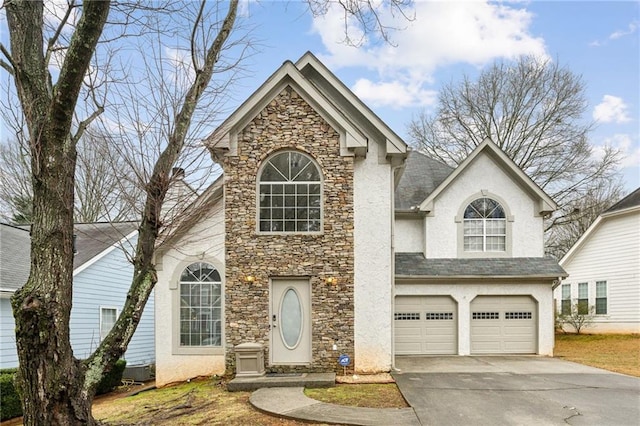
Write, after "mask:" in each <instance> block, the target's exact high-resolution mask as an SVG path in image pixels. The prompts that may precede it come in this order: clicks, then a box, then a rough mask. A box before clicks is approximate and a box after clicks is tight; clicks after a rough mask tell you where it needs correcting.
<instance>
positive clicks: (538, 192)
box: [420, 138, 558, 215]
mask: <svg viewBox="0 0 640 426" xmlns="http://www.w3.org/2000/svg"><path fill="white" fill-rule="evenodd" d="M480 154H487V155H489V156H490V157H491V158H492V159H493V160H494V161H496V162H497V163H498V165H499V166H500V167H502V169H503V170H504V171H505V172H506V173H507V174H508V175H509V176H511V178H512V179H513V180H514V181H515V182H516V183H518V184H519V185H520V186H521V187H522V188H523V189H524V190H525V191H527V192H528V193H529V194H530V195H531V196H532V197H534V198H536V199H537V200H538V213H540V214H541V215H542V214H547V213H551V212H552V211H554V210H556V209H557V208H558V206H557V204H556V203H555V201H553V199H551V197H549V196H548V195H547V194H546V193H545V192H544V191H543V190H542V189H541V188H540V187H539V186H538V185H536V183H535V182H534V181H533V180H531V178H530V177H529V176H527V174H526V173H525V172H523V171H522V169H520V167H518V166H517V165H516V164H515V163H514V162H513V160H511V159H510V158H509V157H508V156H507V155H506V154H505V153H504V152H503V151H502V150H501V149H500V148H499V147H498V146H497V145H496V144H495V143H493V141H492V140H491V139H489V138H486V139H485V140H484V141H483V142H482V143H481V144H480V145H478V146H477V147H476V148H475V149H474V150H473V151H472V152H471V154H469V156H468V157H467V158H466V159H465V160H464V161H463V162H462V163H460V164H459V165H458V167H456V169H455V170H454V171H453V173H451V174H449V175H448V176H447V177H446V179H445V180H444V181H443V182H442V183H440V185H438V187H437V188H436V189H435V190H434V191H433V192H432V193H431V194H429V196H428V197H427V198H425V199H424V200H423V201H422V203H421V204H420V210H421V211H426V212H429V211H431V210H432V209H433V202H434V200H435V199H436V198H437V197H438V195H440V194H441V193H442V192H443V191H444V190H445V189H446V188H447V187H448V186H449V185H450V184H451V183H452V182H453V181H454V180H455V179H456V178H457V177H458V176H459V175H460V174H462V172H463V171H464V170H465V169H466V168H468V167H469V166H470V165H471V164H472V163H473V162H474V161H475V160H476V158H478V156H480Z"/></svg>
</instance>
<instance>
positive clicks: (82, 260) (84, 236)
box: [73, 222, 138, 274]
mask: <svg viewBox="0 0 640 426" xmlns="http://www.w3.org/2000/svg"><path fill="white" fill-rule="evenodd" d="M137 232H138V223H137V222H97V223H76V224H74V225H73V233H74V234H75V235H76V253H75V255H74V257H73V273H74V274H77V273H78V272H79V271H80V270H82V269H84V268H86V267H87V266H88V265H89V264H91V263H93V262H95V261H96V260H98V259H100V258H101V257H103V256H105V255H107V254H108V253H110V252H111V251H112V250H114V249H116V248H118V247H120V245H121V243H122V242H123V240H129V239H131V238H133V236H134V235H136V233H137Z"/></svg>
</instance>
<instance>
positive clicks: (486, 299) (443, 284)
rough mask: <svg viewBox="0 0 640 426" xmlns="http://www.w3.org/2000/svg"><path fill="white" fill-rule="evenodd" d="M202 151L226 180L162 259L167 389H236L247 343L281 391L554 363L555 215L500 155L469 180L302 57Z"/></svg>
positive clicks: (168, 238)
mask: <svg viewBox="0 0 640 426" xmlns="http://www.w3.org/2000/svg"><path fill="white" fill-rule="evenodd" d="M205 145H206V147H207V148H208V149H209V151H210V153H211V155H212V157H213V159H214V161H216V162H217V163H219V164H220V165H221V166H222V168H223V171H224V173H223V175H222V176H221V177H220V178H219V179H218V180H217V181H216V182H215V183H214V184H213V185H212V186H211V187H210V188H208V189H207V190H206V191H205V192H204V193H203V194H202V195H201V196H200V197H199V198H198V199H197V200H196V201H195V202H194V203H192V204H191V206H190V207H188V208H187V209H186V210H185V211H184V212H183V213H182V215H181V217H180V219H179V222H178V223H177V225H176V226H174V227H173V228H172V229H171V230H170V232H168V233H165V234H164V235H163V236H162V237H163V240H164V243H163V244H162V246H161V247H160V248H159V250H158V252H157V267H158V283H157V285H156V288H155V291H156V294H155V302H156V303H155V309H156V383H157V384H158V385H163V384H167V383H170V382H175V381H181V380H185V379H188V378H191V377H195V376H200V375H212V374H223V373H225V372H230V373H233V372H234V371H235V362H236V358H235V355H236V354H235V352H234V348H235V347H236V346H237V345H239V344H242V343H258V344H261V345H262V346H263V347H264V361H263V363H264V367H265V369H266V371H267V372H272V373H294V372H300V373H304V372H326V371H341V370H342V367H340V365H339V364H338V356H339V355H341V354H346V355H349V356H350V358H351V365H350V367H349V368H350V369H352V371H355V372H358V373H375V372H382V371H389V370H390V369H392V368H393V366H394V363H395V359H396V357H398V356H406V355H429V354H451V355H469V354H515V353H517V354H523V353H524V354H539V355H551V354H552V352H553V344H554V337H553V336H554V335H553V297H552V286H553V283H554V282H555V281H557V280H558V279H560V278H561V277H563V276H565V275H566V274H565V272H564V270H563V269H562V268H561V267H560V266H559V265H558V263H557V262H555V261H553V260H552V259H549V258H545V257H544V243H543V226H542V225H543V218H544V217H545V216H546V215H548V214H550V213H551V212H552V211H553V210H554V209H555V208H556V205H555V203H554V202H553V200H551V199H550V198H549V196H548V195H546V194H545V193H544V192H543V191H542V190H541V189H540V188H539V187H538V186H536V185H535V184H534V183H533V181H532V180H531V179H529V177H527V176H526V175H525V174H524V173H523V172H522V171H521V170H520V169H518V168H517V167H516V166H515V164H514V163H513V162H512V161H511V160H510V159H509V158H508V157H507V156H506V155H505V154H504V153H503V152H502V151H501V150H500V149H499V148H498V147H497V146H496V145H495V144H494V143H493V142H491V141H490V140H488V139H487V140H486V141H485V142H483V143H482V144H481V145H480V146H478V147H477V148H476V149H475V150H474V151H473V152H472V153H471V154H470V156H469V158H467V159H466V160H465V161H464V162H463V163H462V164H460V165H459V166H458V167H457V168H455V169H454V168H451V167H449V166H447V165H445V164H442V163H440V162H438V161H435V160H433V159H430V158H428V157H426V156H424V155H422V154H420V153H418V152H415V151H412V150H410V149H409V148H408V147H407V145H406V143H405V142H404V141H403V140H402V139H401V138H400V137H399V136H398V135H396V134H395V133H394V132H393V131H392V130H391V129H389V127H388V126H387V125H386V124H385V123H384V122H382V121H381V120H380V119H379V118H378V117H377V116H376V115H375V114H374V113H373V112H372V111H371V110H370V109H369V108H368V107H367V106H366V105H365V104H364V103H362V101H360V100H359V99H358V98H357V97H356V96H355V95H354V94H353V93H352V92H351V91H350V90H349V89H348V88H347V87H346V86H345V85H344V84H343V83H342V82H340V81H339V80H338V79H337V78H336V76H335V75H334V74H332V73H331V72H330V71H329V70H328V69H327V68H326V67H325V66H324V65H323V64H322V63H321V62H320V61H318V59H317V58H315V57H314V56H313V55H312V54H311V53H306V54H305V55H303V56H302V57H301V58H300V59H299V60H298V61H297V62H295V63H293V62H289V61H287V62H285V63H284V64H283V65H282V66H281V67H280V68H279V69H278V70H276V72H275V73H274V74H273V75H272V76H271V77H269V79H268V80H267V81H266V82H265V83H264V84H263V85H262V86H260V87H259V88H258V89H257V90H256V92H254V93H253V94H252V95H251V96H250V97H249V99H247V100H246V101H245V102H244V103H243V104H242V105H241V106H240V107H239V108H238V109H237V110H236V111H235V112H234V113H233V114H231V116H230V117H229V118H228V119H227V120H226V121H224V122H223V123H222V124H221V126H220V127H219V128H218V129H217V130H216V131H215V132H214V133H213V134H212V135H211V136H209V137H208V138H207V139H206V141H205Z"/></svg>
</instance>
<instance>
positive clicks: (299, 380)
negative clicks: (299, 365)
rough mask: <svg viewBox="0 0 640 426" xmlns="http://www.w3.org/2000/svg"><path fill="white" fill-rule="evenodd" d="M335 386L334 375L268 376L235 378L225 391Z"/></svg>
mask: <svg viewBox="0 0 640 426" xmlns="http://www.w3.org/2000/svg"><path fill="white" fill-rule="evenodd" d="M335 384H336V373H300V374H296V375H291V374H273V375H272V374H268V375H264V376H259V377H236V378H235V379H233V380H231V381H230V382H229V383H227V390H229V391H230V392H238V391H254V390H256V389H260V388H284V387H307V388H328V387H332V386H335Z"/></svg>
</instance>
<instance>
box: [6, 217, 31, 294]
mask: <svg viewBox="0 0 640 426" xmlns="http://www.w3.org/2000/svg"><path fill="white" fill-rule="evenodd" d="M30 241H31V239H30V238H29V231H28V230H26V229H21V228H18V227H15V226H11V225H6V224H4V223H0V288H1V289H2V290H16V289H18V288H20V287H22V286H23V285H24V283H26V282H27V279H28V278H29V267H30V265H29V263H30V262H29V259H30V258H31V255H30V253H31V245H30Z"/></svg>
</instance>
